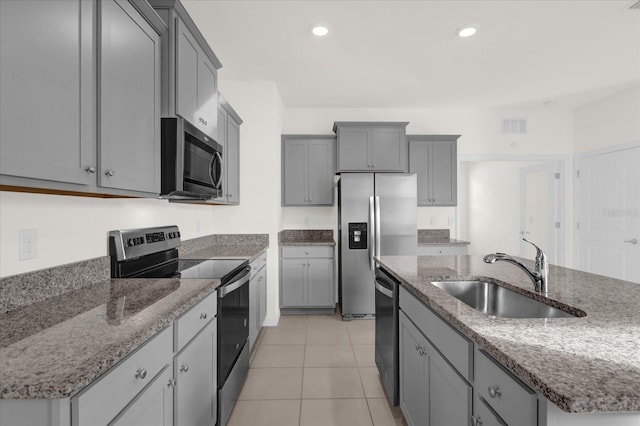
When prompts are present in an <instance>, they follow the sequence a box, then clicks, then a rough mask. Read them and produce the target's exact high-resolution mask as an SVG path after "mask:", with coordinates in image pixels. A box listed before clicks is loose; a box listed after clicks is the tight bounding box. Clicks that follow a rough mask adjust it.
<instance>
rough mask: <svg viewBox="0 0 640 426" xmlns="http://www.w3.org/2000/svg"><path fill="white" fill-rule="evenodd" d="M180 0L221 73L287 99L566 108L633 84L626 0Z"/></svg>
mask: <svg viewBox="0 0 640 426" xmlns="http://www.w3.org/2000/svg"><path fill="white" fill-rule="evenodd" d="M183 3H184V5H185V7H186V9H187V10H188V11H189V14H190V15H191V16H192V18H193V20H194V21H195V22H196V24H197V25H198V27H199V28H200V30H201V31H202V33H203V35H204V36H205V38H206V39H207V40H208V42H209V44H210V45H211V47H212V48H213V50H214V51H215V52H216V55H217V56H218V58H219V59H220V61H221V62H222V64H223V68H222V69H221V70H220V71H219V75H220V78H221V79H223V80H254V81H255V80H269V81H275V82H276V84H277V86H278V90H279V92H280V95H281V97H282V100H283V103H284V105H285V107H291V108H294V107H330V108H338V107H381V108H384V107H394V108H402V107H409V108H411V107H488V108H495V107H536V106H541V105H542V104H543V102H545V101H549V100H552V101H554V102H555V105H554V107H556V108H573V107H575V106H578V105H580V104H582V103H585V102H588V101H591V100H593V99H596V98H598V97H601V96H603V95H606V94H609V93H611V92H613V91H615V90H620V89H622V88H623V87H625V86H630V85H632V84H636V83H637V82H638V81H640V10H631V9H629V6H630V5H631V4H632V3H634V1H630V0H564V1H562V0H537V1H526V0H499V1H488V0H465V1H454V0H431V1H417V0H416V1H399V0H387V1H331V0H324V1H294V0H291V1H269V0H262V1H243V0H236V1H218V0H184V1H183ZM318 23H321V24H324V25H325V26H327V27H328V28H329V29H330V33H329V35H328V36H326V37H324V38H318V37H315V36H313V35H311V32H310V30H311V28H312V27H313V26H314V25H316V24H318ZM466 24H474V25H476V26H477V27H478V28H479V30H478V33H477V35H476V36H474V37H471V38H468V39H462V38H459V37H458V36H457V35H456V34H455V30H456V29H457V28H458V27H460V26H462V25H466Z"/></svg>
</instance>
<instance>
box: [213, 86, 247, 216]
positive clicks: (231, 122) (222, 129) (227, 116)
mask: <svg viewBox="0 0 640 426" xmlns="http://www.w3.org/2000/svg"><path fill="white" fill-rule="evenodd" d="M241 124H242V119H241V118H240V116H239V115H238V113H237V112H236V111H235V110H234V109H233V108H232V107H231V105H229V103H228V102H227V101H226V99H225V98H224V97H223V96H222V95H221V96H220V105H219V106H218V138H217V139H218V143H220V144H221V145H222V146H223V162H222V164H223V166H222V168H223V177H222V197H221V198H218V199H216V201H224V202H226V203H228V204H240V125H241Z"/></svg>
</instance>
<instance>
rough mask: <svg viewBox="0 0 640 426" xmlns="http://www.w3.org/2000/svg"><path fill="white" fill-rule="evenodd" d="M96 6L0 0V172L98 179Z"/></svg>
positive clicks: (85, 181) (74, 179) (81, 180)
mask: <svg viewBox="0 0 640 426" xmlns="http://www.w3.org/2000/svg"><path fill="white" fill-rule="evenodd" d="M94 9H95V3H94V2H87V1H81V0H78V1H67V0H51V1H46V2H24V1H0V40H2V49H1V50H0V93H2V95H1V96H0V151H1V152H2V155H1V156H0V174H2V175H10V176H19V177H25V178H34V179H43V180H50V181H58V182H68V183H74V184H82V185H91V184H95V180H96V178H95V174H92V173H89V172H87V171H85V169H89V168H93V169H91V170H95V169H96V167H97V164H96V143H95V125H96V124H95V118H94V117H95V111H96V105H95V92H94V91H93V90H92V88H93V87H94V83H95V70H94V65H93V59H92V55H93V28H94V20H93V15H94ZM3 183H4V182H3Z"/></svg>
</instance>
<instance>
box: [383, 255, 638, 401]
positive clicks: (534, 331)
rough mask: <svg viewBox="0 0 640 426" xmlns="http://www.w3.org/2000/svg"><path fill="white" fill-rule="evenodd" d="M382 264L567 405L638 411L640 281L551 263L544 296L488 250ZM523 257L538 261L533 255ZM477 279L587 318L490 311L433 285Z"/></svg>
mask: <svg viewBox="0 0 640 426" xmlns="http://www.w3.org/2000/svg"><path fill="white" fill-rule="evenodd" d="M378 262H379V263H380V264H382V265H384V266H385V267H386V268H387V269H389V270H390V272H392V273H393V274H394V275H395V276H396V277H397V278H399V279H400V280H401V282H402V285H403V286H404V287H405V288H406V289H407V290H408V291H410V292H411V293H413V294H414V295H416V296H417V297H418V298H420V299H421V300H422V301H423V302H424V303H425V304H426V305H428V306H429V307H431V308H432V309H433V310H434V311H436V312H437V313H438V314H440V315H441V316H442V317H443V318H445V319H446V320H447V321H449V322H450V323H451V324H452V325H453V326H454V327H456V328H457V329H458V330H459V331H460V332H462V333H463V334H464V335H466V336H467V337H469V338H470V339H471V340H473V341H475V342H476V343H477V344H478V345H479V346H480V347H482V348H483V349H484V350H485V351H486V352H488V353H489V354H490V355H491V356H492V357H494V358H495V359H496V360H497V361H498V362H500V363H501V364H502V365H504V366H505V367H507V368H508V369H509V370H510V371H512V372H513V373H514V374H515V375H516V376H517V377H518V378H520V379H521V380H522V381H523V382H524V383H526V384H527V385H528V386H530V387H531V388H532V389H534V390H535V391H537V392H539V393H540V394H542V395H544V396H545V397H546V398H547V399H549V400H550V401H551V402H552V403H554V404H555V405H557V406H558V407H560V408H561V409H562V410H564V411H568V412H620V411H640V285H639V284H634V283H631V282H627V281H621V280H616V279H613V278H607V277H603V276H599V275H594V274H589V273H586V272H580V271H576V270H572V269H568V268H561V267H557V266H553V265H550V273H549V288H550V292H549V294H548V297H545V296H542V295H540V294H536V293H533V284H532V283H531V281H530V280H529V278H528V277H527V276H526V275H525V274H524V273H523V272H522V271H521V270H520V269H518V268H516V267H514V266H513V265H510V264H507V263H504V262H499V263H496V264H486V263H484V262H483V261H482V256H382V257H380V258H379V259H378ZM524 262H525V263H526V264H527V265H528V266H529V267H531V268H532V267H533V261H529V260H524ZM473 278H481V279H484V280H487V281H492V282H496V283H499V284H503V285H505V286H507V287H510V288H512V289H514V290H515V291H518V292H519V293H524V294H527V295H529V296H532V297H534V298H537V299H539V300H545V299H546V301H547V303H550V304H554V305H555V306H563V305H568V307H570V308H577V309H579V310H582V311H584V312H585V313H586V316H584V317H577V318H550V319H544V318H531V319H515V318H495V317H489V316H487V315H485V314H482V313H480V312H478V311H476V310H474V309H473V308H471V307H469V306H468V305H466V304H464V303H463V302H461V301H459V300H458V299H456V298H454V297H453V296H450V295H449V294H447V293H445V292H444V291H443V290H441V289H439V288H437V287H435V286H434V285H432V284H431V283H430V282H431V281H435V280H447V279H473ZM505 283H506V284H505ZM566 308H567V307H566V306H565V309H566Z"/></svg>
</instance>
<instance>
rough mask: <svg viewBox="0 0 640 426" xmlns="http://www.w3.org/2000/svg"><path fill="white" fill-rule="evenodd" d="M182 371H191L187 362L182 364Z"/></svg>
mask: <svg viewBox="0 0 640 426" xmlns="http://www.w3.org/2000/svg"><path fill="white" fill-rule="evenodd" d="M180 371H182V372H184V373H186V372H187V371H189V366H188V365H187V364H182V365H181V366H180Z"/></svg>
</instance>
